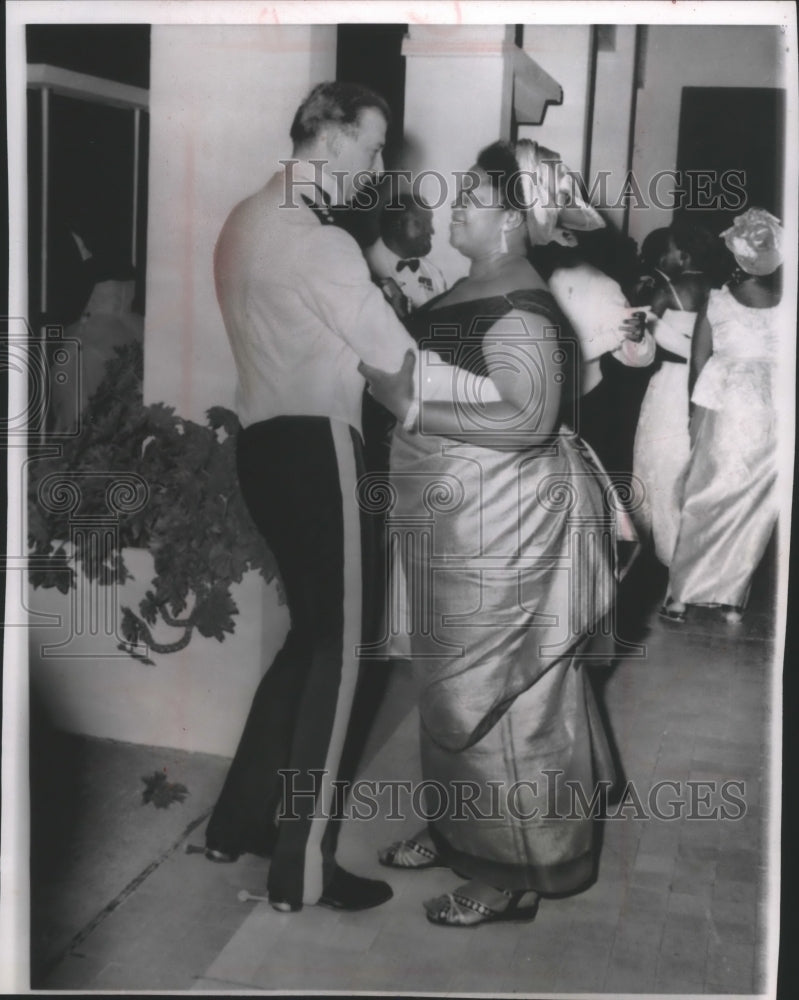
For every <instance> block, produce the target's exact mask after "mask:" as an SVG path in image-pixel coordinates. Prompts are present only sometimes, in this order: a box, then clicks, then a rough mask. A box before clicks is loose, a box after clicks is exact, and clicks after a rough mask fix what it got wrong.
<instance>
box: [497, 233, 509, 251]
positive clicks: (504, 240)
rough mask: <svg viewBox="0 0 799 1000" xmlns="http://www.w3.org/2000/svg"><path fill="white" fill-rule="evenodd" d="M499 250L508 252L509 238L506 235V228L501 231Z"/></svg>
mask: <svg viewBox="0 0 799 1000" xmlns="http://www.w3.org/2000/svg"><path fill="white" fill-rule="evenodd" d="M499 252H500V253H507V252H508V238H507V236H506V235H505V230H504V229H500V231H499Z"/></svg>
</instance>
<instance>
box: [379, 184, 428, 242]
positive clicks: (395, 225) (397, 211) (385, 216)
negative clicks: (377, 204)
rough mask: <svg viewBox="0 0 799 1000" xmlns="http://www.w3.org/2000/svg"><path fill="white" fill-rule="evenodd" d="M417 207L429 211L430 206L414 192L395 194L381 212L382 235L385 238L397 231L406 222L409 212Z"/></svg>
mask: <svg viewBox="0 0 799 1000" xmlns="http://www.w3.org/2000/svg"><path fill="white" fill-rule="evenodd" d="M415 209H421V210H422V211H429V208H428V206H427V205H426V204H425V203H424V202H423V201H422V200H421V199H420V198H418V197H417V196H416V195H415V194H414V193H413V192H411V191H407V192H403V193H402V194H395V195H394V197H393V198H391V199H390V200H389V201H388V202H387V203H386V204H385V205H384V206H383V209H382V211H381V212H380V236H381V237H382V238H383V239H385V238H386V236H389V235H390V234H391V233H393V232H396V231H397V230H398V229H399V227H400V226H401V225H402V224H403V223H404V221H405V218H406V216H407V215H408V213H409V212H413V211H414V210H415Z"/></svg>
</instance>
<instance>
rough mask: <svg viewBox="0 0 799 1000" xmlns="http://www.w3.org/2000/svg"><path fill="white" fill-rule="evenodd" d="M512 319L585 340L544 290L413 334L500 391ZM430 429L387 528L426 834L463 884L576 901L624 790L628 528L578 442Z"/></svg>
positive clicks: (405, 474)
mask: <svg viewBox="0 0 799 1000" xmlns="http://www.w3.org/2000/svg"><path fill="white" fill-rule="evenodd" d="M513 309H517V310H518V309H520V310H524V311H527V312H530V313H538V314H540V315H542V316H544V317H545V318H546V319H547V320H548V321H551V324H552V326H551V327H550V328H549V329H548V331H547V336H558V337H559V338H561V339H563V340H564V343H566V341H567V340H568V338H569V336H570V331H568V327H567V326H566V321H565V319H564V318H563V317H562V315H561V314H560V313H559V312H558V311H557V307H556V306H555V304H554V300H553V299H552V298H551V296H550V295H549V294H548V293H547V292H543V291H528V290H525V291H519V292H515V293H512V294H510V295H507V296H494V297H491V298H485V299H480V300H473V301H468V302H461V303H457V304H453V305H451V306H445V307H443V308H435V309H429V308H427V309H424V310H421V311H420V312H419V313H417V314H416V316H415V317H414V320H413V328H412V331H411V332H412V333H413V334H414V336H415V338H416V339H417V340H418V341H419V342H420V343H424V344H425V346H429V347H430V348H431V349H433V350H435V351H438V352H439V353H440V354H442V356H446V360H447V361H450V362H451V363H453V364H456V365H458V366H459V367H462V368H466V369H467V370H469V371H471V372H473V373H474V374H478V375H485V374H487V368H486V365H485V361H484V358H483V354H482V350H481V347H482V341H483V338H484V336H485V334H486V332H487V330H489V329H490V327H491V326H492V325H493V323H494V322H496V320H497V319H498V318H499V317H501V316H504V315H505V314H506V313H508V312H510V311H511V310H513ZM447 345H449V347H450V348H451V350H446V349H445V348H446V346H447ZM492 349H493V348H492ZM541 374H543V372H542V373H541ZM539 389H540V391H546V387H545V385H544V384H543V382H539ZM421 419H422V425H421V429H420V431H419V432H418V433H413V434H409V433H406V432H405V431H403V430H402V429H401V428H398V429H397V430H396V431H395V434H394V438H393V443H392V451H391V482H392V488H393V493H394V497H395V502H394V506H393V509H392V510H391V512H390V514H389V516H388V518H387V524H388V531H389V538H390V542H391V544H392V545H393V546H394V548H395V550H396V551H399V553H400V555H401V558H402V565H403V569H404V573H405V576H406V579H407V587H408V609H409V614H410V617H411V621H410V623H409V624H410V629H409V631H410V633H411V635H410V643H411V655H412V660H413V669H414V671H415V673H416V675H417V679H418V681H419V682H420V685H419V686H420V713H421V757H422V769H423V776H424V780H425V782H426V783H427V784H426V788H425V790H426V793H427V799H426V816H425V818H429V819H430V824H429V826H430V830H431V834H432V836H433V840H434V842H435V844H436V847H437V850H438V851H439V852H440V854H441V856H442V859H443V861H444V862H445V863H446V864H447V865H449V866H450V867H452V868H453V869H455V870H456V871H457V872H458V873H459V874H462V875H465V876H468V877H472V878H479V879H481V880H482V881H484V882H486V883H488V884H490V885H495V886H497V887H502V888H507V889H536V890H538V891H540V892H544V893H561V892H569V891H574V890H576V889H578V888H580V887H582V886H583V885H585V884H586V883H587V882H588V881H590V879H591V878H592V876H593V872H594V852H595V839H594V826H595V823H594V821H593V819H592V817H591V812H592V806H591V799H592V796H593V795H594V792H595V790H596V789H597V787H598V782H600V781H605V782H607V783H608V784H609V783H610V781H611V779H612V776H613V775H612V764H611V758H610V754H609V750H608V743H607V739H606V735H605V732H604V729H603V725H602V723H601V720H600V716H599V713H598V710H597V706H596V703H595V701H594V697H593V693H592V691H591V688H590V686H589V684H588V683H587V679H586V676H585V667H586V666H587V665H589V664H590V662H591V660H590V659H589V658H588V654H589V653H590V649H589V646H590V640H591V638H592V637H593V636H594V635H596V634H598V633H599V632H601V631H602V629H601V623H603V622H606V619H607V615H608V613H609V611H610V609H611V607H612V602H613V596H614V573H615V571H616V568H617V567H616V556H615V543H616V541H617V538H618V534H617V521H618V519H619V518H624V517H625V515H624V514H623V513H622V512H621V504H620V503H619V500H618V497H617V496H616V495H615V493H614V490H613V487H612V485H611V484H610V481H609V480H608V478H607V476H606V474H605V473H604V471H603V470H602V468H601V466H600V465H599V463H598V461H597V460H596V458H595V456H594V455H593V452H591V451H590V449H588V448H587V447H586V446H585V445H584V444H583V443H582V442H581V441H580V440H579V438H577V437H576V436H575V435H574V434H573V432H571V431H570V429H569V428H568V427H565V426H561V428H560V429H559V430H558V431H556V432H554V433H553V434H552V435H551V437H550V438H549V439H548V441H547V443H546V444H542V445H540V446H535V447H533V448H520V449H519V450H513V451H500V450H496V449H492V448H490V447H486V446H483V445H480V444H479V443H478V442H477V441H476V442H475V443H463V442H460V441H456V440H453V439H450V438H444V437H439V436H436V435H431V434H426V433H425V432H424V412H423V411H422V418H421ZM628 523H629V522H628ZM631 537H634V535H633V536H627V538H628V540H630V538H631ZM597 655H598V656H599V655H601V654H599V653H598V654H597ZM606 659H607V656H605V657H604V660H605V661H606ZM570 786H571V787H570ZM595 805H596V801H595V802H594V806H595Z"/></svg>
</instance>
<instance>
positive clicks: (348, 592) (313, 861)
mask: <svg viewBox="0 0 799 1000" xmlns="http://www.w3.org/2000/svg"><path fill="white" fill-rule="evenodd" d="M330 429H331V431H332V434H333V444H334V446H335V449H336V461H337V463H338V470H339V484H340V486H341V511H342V531H343V536H344V538H343V552H344V567H343V570H344V571H343V580H344V593H343V598H342V600H343V605H344V606H343V612H344V614H343V621H344V624H343V629H342V639H341V680H340V683H339V688H338V696H337V698H336V708H335V714H334V716H333V728H332V731H331V733H330V742H329V743H328V747H327V756H326V757H325V764H324V774H323V777H322V787H321V794H320V796H319V800H318V802H319V803H320V804H321V805H322V807H323V808H322V809H321V810H320V809H317V812H318V813H321V815H318V816H315V817H314V818H313V819H312V821H311V828H310V831H309V832H308V839H307V841H306V843H305V865H304V871H303V895H302V898H303V902H304V903H309V904H312V903H316V902H317V901H318V899H319V897H320V896H321V895H322V891H323V889H324V885H323V877H322V837H323V836H324V833H325V828H326V826H327V823H328V822H329V820H328V819H327V818H326V808H325V807H330V806H332V804H333V801H334V799H333V792H334V786H333V781H334V779H335V778H336V775H337V774H338V769H339V763H340V761H341V751H342V749H343V747H344V738H345V736H346V734H347V725H348V723H349V720H350V711H351V709H352V701H353V697H354V695H355V685H356V682H357V680H358V659H357V657H356V655H355V649H356V647H357V646H358V645H360V643H361V620H362V566H361V520H360V512H359V509H358V504H357V503H356V500H355V497H356V485H357V480H358V470H357V467H356V464H355V455H354V452H353V442H352V436H351V432H350V428H349V425H348V424H344V423H340V422H338V421H335V420H331V421H330Z"/></svg>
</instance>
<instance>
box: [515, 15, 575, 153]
mask: <svg viewBox="0 0 799 1000" xmlns="http://www.w3.org/2000/svg"><path fill="white" fill-rule="evenodd" d="M523 48H524V51H525V52H526V53H527V54H528V55H529V56H531V57H532V58H533V59H534V60H535V61H536V62H537V63H538V65H539V66H540V67H541V68H542V69H544V70H546V72H547V73H549V75H550V76H551V77H552V78H553V79H555V80H557V81H558V83H559V84H560V85H561V87H562V88H563V103H562V104H549V105H547V109H546V115H545V116H544V121H543V123H542V124H541V125H520V126H519V138H520V139H534V140H535V141H536V142H540V143H543V145H545V146H547V147H549V148H550V149H554V150H555V151H556V152H558V153H560V155H561V156H562V157H563V162H564V163H565V164H567V166H568V167H569V168H570V169H571V170H577V171H580V172H582V170H583V154H584V150H585V134H586V116H587V107H588V101H587V96H588V76H589V71H590V64H591V28H590V26H589V25H583V24H580V25H557V26H555V25H538V24H526V25H525V26H524V38H523Z"/></svg>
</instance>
